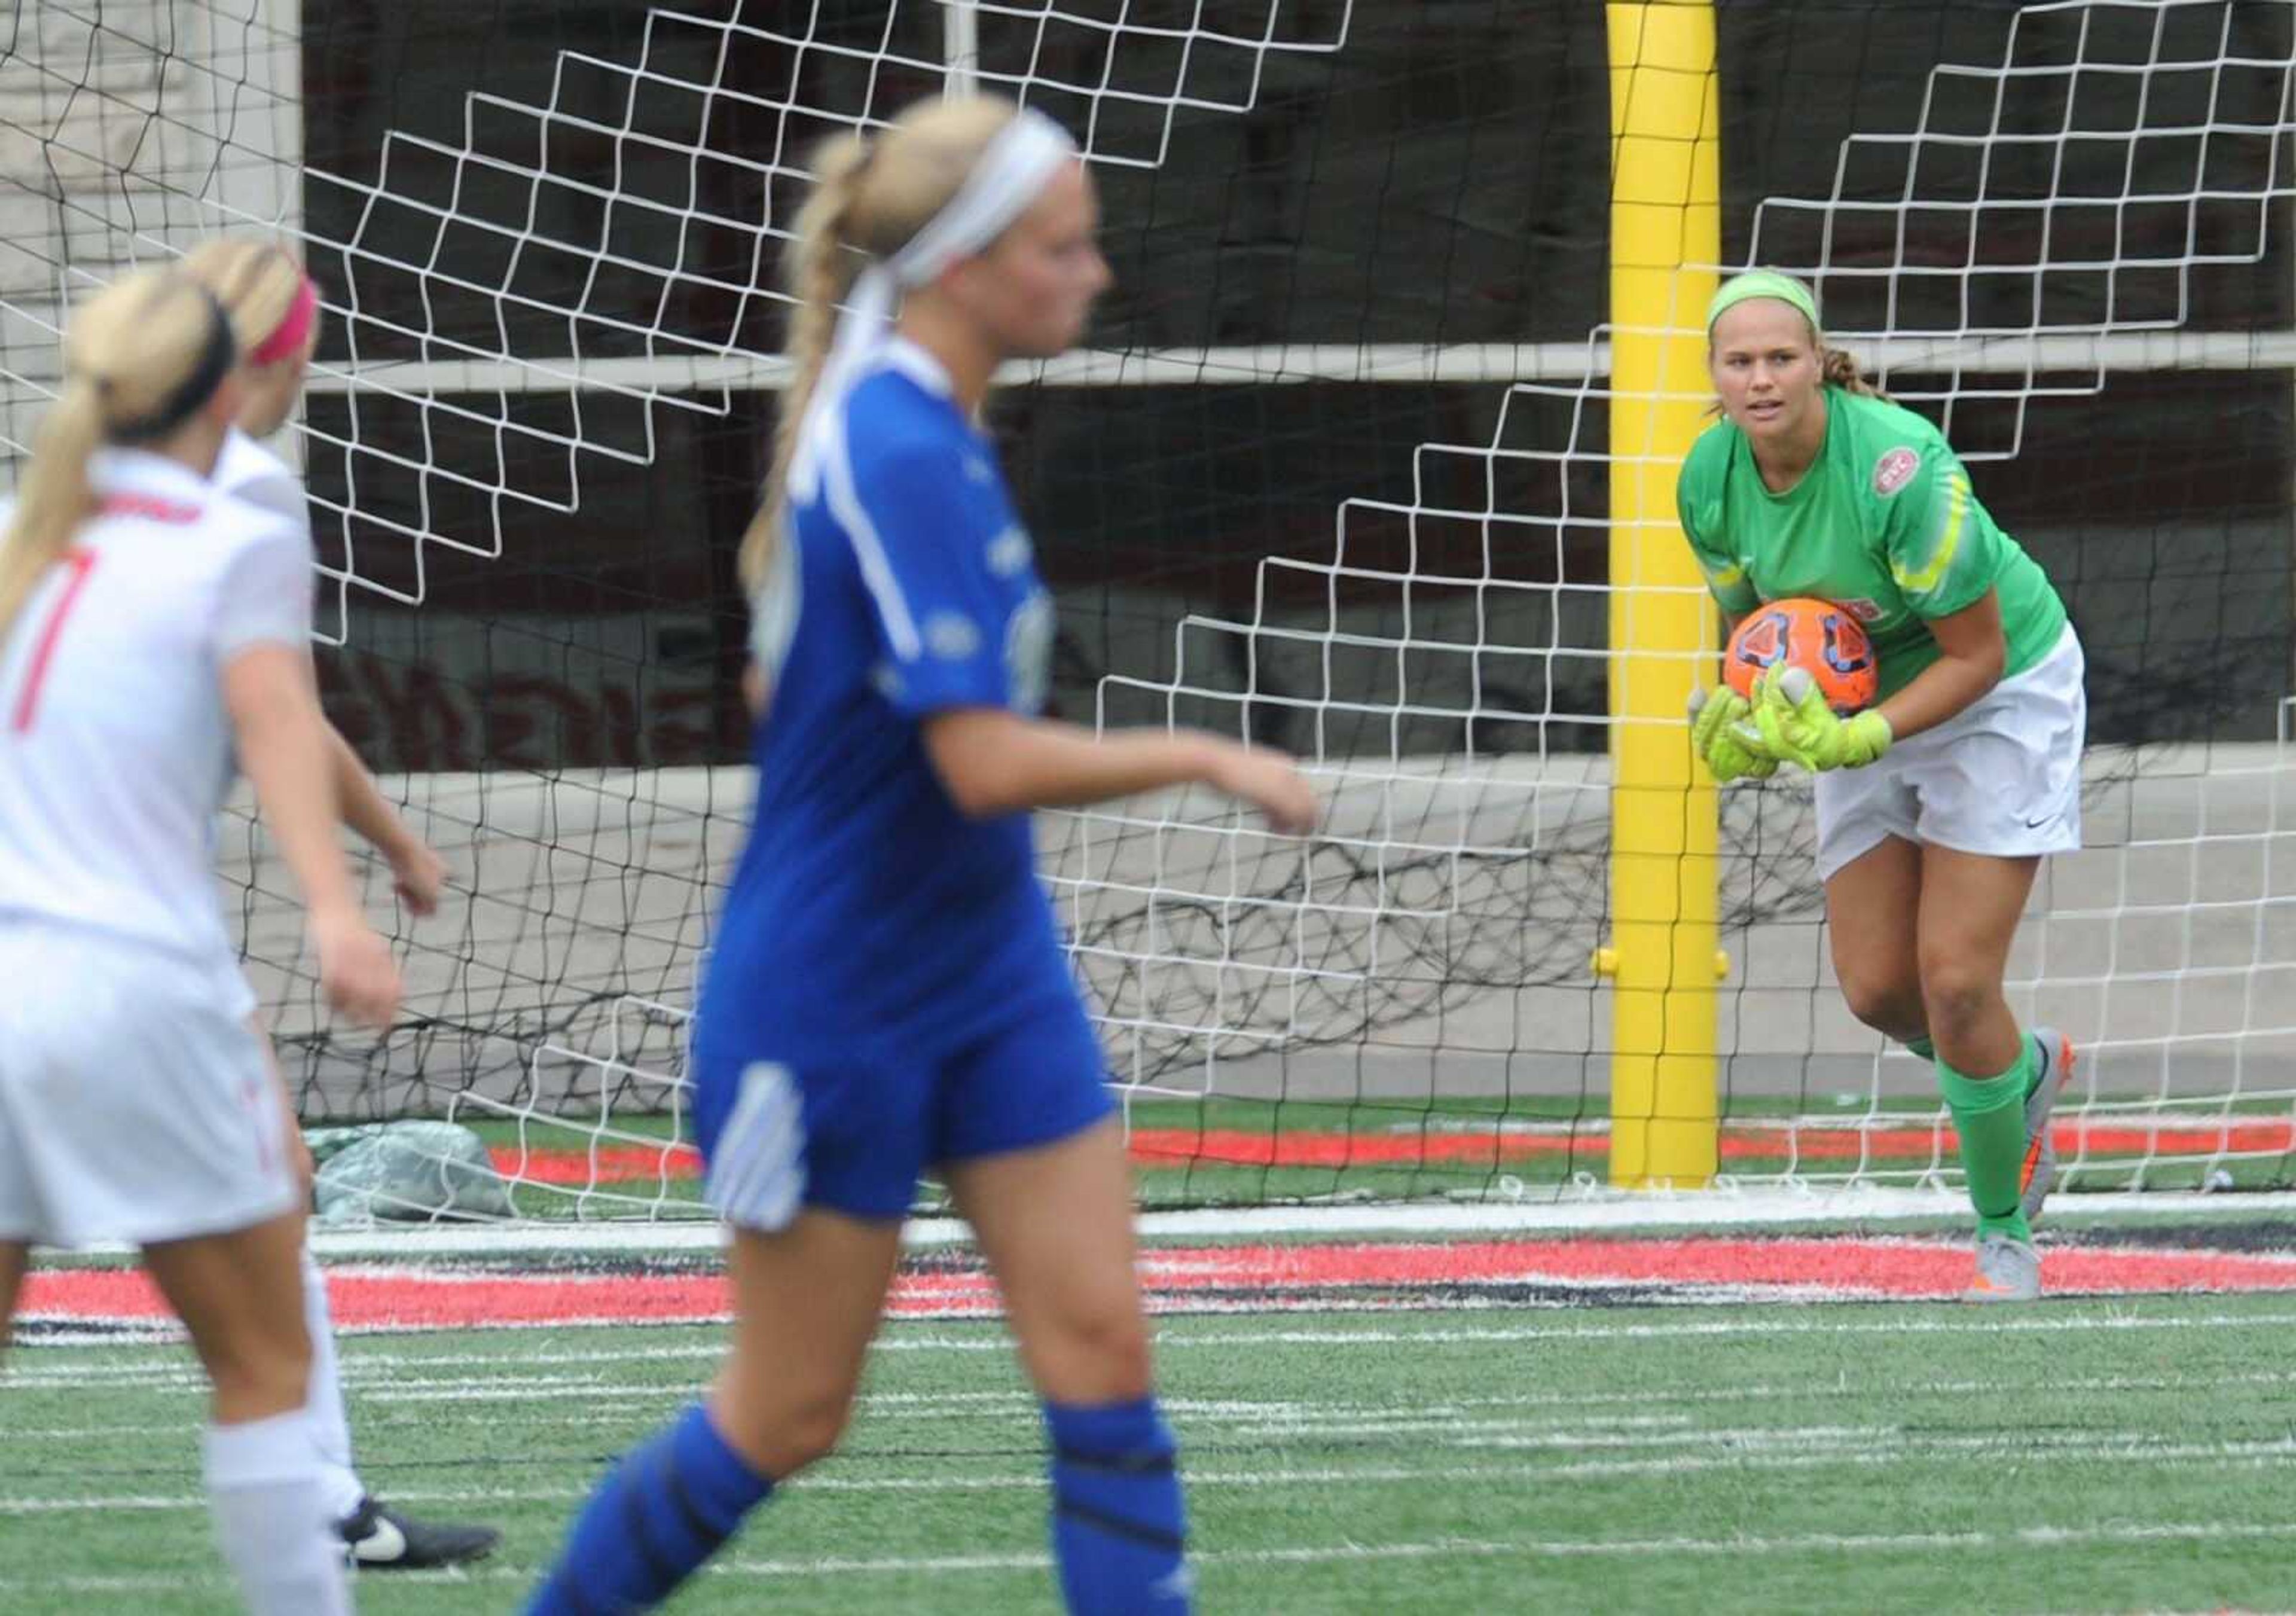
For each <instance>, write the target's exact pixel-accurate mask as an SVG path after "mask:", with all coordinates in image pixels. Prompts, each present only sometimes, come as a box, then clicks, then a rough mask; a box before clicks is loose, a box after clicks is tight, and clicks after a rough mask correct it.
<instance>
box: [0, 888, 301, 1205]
mask: <svg viewBox="0 0 2296 1616" xmlns="http://www.w3.org/2000/svg"><path fill="white" fill-rule="evenodd" d="M253 1006H254V996H253V995H252V994H250V992H249V991H248V988H247V981H246V979H245V978H244V977H242V975H241V974H240V972H239V966H238V962H236V961H235V960H233V959H232V958H230V957H229V956H218V957H217V958H215V959H213V960H201V959H193V958H187V957H185V956H182V955H178V954H173V953H169V952H167V951H164V950H161V949H157V948H152V947H146V946H144V945H143V944H140V943H133V942H127V941H124V940H121V939H116V938H110V937H105V936H103V935H102V933H99V932H93V931H74V930H72V929H70V928H67V927H59V926H48V925H45V924H41V923H26V922H23V921H21V920H12V919H0V1240H5V1241H29V1242H31V1243H35V1244H40V1245H84V1244H87V1243H92V1242H94V1241H102V1240H122V1241H129V1242H133V1243H135V1244H138V1245H148V1244H151V1243H156V1242H161V1241H168V1240H183V1239H187V1238H189V1237H191V1236H193V1235H220V1234H226V1233H229V1232H231V1231H234V1230H237V1229H243V1228H248V1227H250V1226H253V1225H256V1224H258V1223H264V1222H267V1221H269V1220H270V1219H272V1218H276V1217H278V1216H280V1215H281V1214H282V1213H284V1212H288V1211H291V1210H294V1209H295V1207H296V1206H297V1205H298V1204H299V1200H300V1194H301V1192H300V1188H299V1184H298V1182H297V1179H296V1175H295V1171H294V1168H293V1166H292V1164H291V1157H290V1154H289V1141H288V1139H287V1137H286V1134H287V1121H286V1117H285V1113H284V1110H283V1107H282V1106H281V1104H280V1103H279V1100H278V1097H277V1090H276V1089H275V1087H274V1086H273V1081H272V1078H271V1065H270V1052H269V1050H268V1049H267V1048H266V1046H265V1041H264V1038H263V1035H262V1033H260V1032H259V1031H258V1030H257V1029H256V1028H255V1026H254V1025H253V1023H252V1022H251V1021H250V1020H249V1013H250V1010H251V1009H252V1008H253Z"/></svg>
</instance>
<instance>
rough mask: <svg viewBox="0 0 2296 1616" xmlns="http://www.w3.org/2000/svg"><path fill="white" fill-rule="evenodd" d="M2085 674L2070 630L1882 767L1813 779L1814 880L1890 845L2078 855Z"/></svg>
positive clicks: (1901, 746) (1898, 748) (2002, 854)
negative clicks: (1884, 843) (2036, 658)
mask: <svg viewBox="0 0 2296 1616" xmlns="http://www.w3.org/2000/svg"><path fill="white" fill-rule="evenodd" d="M2086 671H2087V660H2086V659H2085V658H2084V657H2083V656H2082V655H2081V646H2080V638H2079V636H2077V635H2075V634H2074V633H2073V630H2072V625H2071V624H2070V623H2068V624H2066V625H2065V631H2064V634H2063V636H2062V638H2060V639H2059V640H2058V641H2057V644H2056V648H2055V649H2054V650H2053V651H2051V652H2049V654H2048V655H2047V656H2046V657H2044V658H2042V659H2041V660H2039V661H2038V662H2036V663H2035V664H2034V665H2033V666H2032V667H2030V668H2029V669H2026V670H2025V671H2024V672H2022V673H2021V674H2019V675H2017V676H2016V677H2014V678H2009V679H2004V680H2002V681H2001V682H2000V683H1999V684H1998V685H1995V686H1994V687H1993V688H1992V689H1991V690H1989V691H1988V692H1986V693H1985V694H1984V695H1983V696H1982V697H1980V699H1979V700H1978V701H1976V702H1975V703H1974V704H1973V705H1972V706H1971V707H1969V708H1968V709H1967V710H1965V711H1963V712H1959V713H1956V714H1955V715H1954V716H1953V717H1952V718H1948V719H1947V720H1946V721H1945V722H1944V723H1942V724H1940V725H1939V726H1937V727H1936V728H1935V729H1930V730H1923V732H1922V733H1921V734H1918V735H1915V736H1912V737H1911V738H1909V739H1907V740H1904V741H1900V742H1898V743H1897V744H1896V745H1895V746H1892V747H1891V748H1890V750H1889V751H1888V752H1887V753H1885V754H1883V756H1882V759H1881V761H1880V762H1878V763H1870V764H1868V765H1866V767H1864V768H1837V769H1833V770H1831V771H1829V772H1827V773H1825V774H1822V775H1818V777H1817V874H1818V878H1819V879H1820V880H1821V881H1830V880H1832V879H1833V876H1834V874H1836V873H1837V872H1839V871H1840V870H1841V868H1842V867H1843V866H1844V865H1848V864H1849V862H1850V861H1851V860H1852V859H1855V858H1857V857H1861V856H1862V855H1864V854H1866V853H1869V852H1871V851H1873V850H1874V849H1875V848H1877V847H1879V846H1880V845H1881V844H1882V841H1883V839H1884V838H1886V837H1890V836H1895V837H1897V838H1898V839H1899V840H1901V841H1914V842H1922V843H1924V844H1927V845H1929V846H1931V847H1940V848H1951V849H1954V850H1955V851H1956V852H1961V853H1983V854H1987V855H1989V856H1990V857H1996V858H2021V857H2034V856H2037V855H2042V854H2048V853H2070V852H2072V851H2073V850H2075V849H2078V848H2079V846H2080V844H2081V818H2080V786H2081V773H2080V760H2081V746H2082V743H2083V741H2084V739H2085V738H2086V736H2087V731H2088V701H2087V697H2086V696H2085V695H2084V694H2083V693H2082V691H2081V676H2082V675H2083V673H2085V672H2086Z"/></svg>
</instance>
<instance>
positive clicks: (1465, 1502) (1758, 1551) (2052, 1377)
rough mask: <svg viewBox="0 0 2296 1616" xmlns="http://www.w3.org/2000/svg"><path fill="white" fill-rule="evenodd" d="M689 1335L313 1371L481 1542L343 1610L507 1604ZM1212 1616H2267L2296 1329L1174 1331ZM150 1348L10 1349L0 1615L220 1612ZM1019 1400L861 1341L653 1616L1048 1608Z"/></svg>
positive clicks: (2185, 1315) (2191, 1313)
mask: <svg viewBox="0 0 2296 1616" xmlns="http://www.w3.org/2000/svg"><path fill="white" fill-rule="evenodd" d="M1161 1340H1162V1365H1163V1374H1164V1380H1165V1385H1166V1391H1167V1396H1168V1398H1169V1400H1170V1403H1171V1406H1172V1409H1173V1414H1174V1418H1175V1421H1176V1423H1177V1425H1178V1427H1179V1429H1180V1432H1181V1436H1182V1440H1183V1443H1184V1447H1185V1462H1186V1464H1187V1466H1188V1474H1189V1479H1190V1482H1191V1486H1192V1492H1191V1504H1192V1508H1193V1514H1194V1528H1195V1542H1196V1545H1197V1546H1198V1549H1199V1551H1200V1567H1199V1569H1200V1574H1201V1587H1202V1596H1201V1609H1202V1610H1204V1611H1206V1612H1283V1613H1287V1616H1290V1613H1305V1612H1403V1611H1409V1612H1421V1611H1425V1612H1450V1611H1458V1612H1501V1611H1527V1610H1577V1611H1653V1612H1669V1611H1680V1612H1764V1613H1765V1616H1767V1613H1770V1612H1795V1611H1813V1612H1815V1611H1827V1612H1852V1611H1907V1612H1924V1613H1934V1612H1958V1611H1977V1610H1984V1611H1997V1612H2021V1611H2031V1612H2126V1611H2201V1610H2213V1609H2218V1608H2223V1607H2227V1606H2231V1607H2238V1608H2242V1609H2248V1610H2274V1609H2287V1608H2291V1607H2292V1606H2296V1357H2292V1355H2291V1353H2290V1352H2289V1350H2288V1343H2289V1342H2290V1341H2292V1340H2296V1302H2292V1300H2291V1299H2289V1298H2287V1297H2285V1296H2282V1297H2270V1296H2266V1297H2257V1298H2225V1297H2201V1298H2183V1299H2175V1300H2170V1299H2158V1300H2143V1301H2137V1302H2124V1303H2100V1302H2085V1301H2067V1302H2062V1303H2048V1304H2045V1305H2041V1306H2038V1307H2035V1308H2026V1309H2021V1310H2016V1311H2003V1312H1997V1313H1983V1314H1980V1313H1973V1312H1972V1311H1970V1310H1967V1309H1962V1308H1949V1307H1930V1306H1856V1305H1830V1306H1799V1307H1790V1308H1775V1307H1766V1308H1743V1307H1736V1308H1704V1307H1697V1308H1692V1307H1669V1308H1573V1309H1568V1310H1564V1309H1525V1308H1508V1309H1498V1308H1492V1309H1475V1310H1464V1311H1458V1310H1455V1311H1447V1312H1357V1313H1341V1314H1333V1313H1322V1314H1296V1315H1284V1316H1275V1315H1267V1314H1260V1315H1234V1316H1218V1317H1179V1318H1170V1319H1167V1320H1166V1321H1164V1322H1163V1325H1162V1333H1161ZM716 1347H717V1332H716V1331H714V1330H693V1329H668V1328H663V1329H644V1330H642V1329H615V1330H562V1331H550V1332H524V1333H514V1332H484V1333H459V1334H452V1335H447V1334H431V1335H406V1336H380V1337H364V1338H357V1339H353V1340H351V1341H347V1342H346V1343H345V1354H344V1356H345V1365H346V1371H345V1373H346V1379H347V1383H348V1386H349V1389H350V1396H351V1401H352V1408H353V1419H354V1426H355V1429H356V1431H357V1436H358V1439H359V1442H360V1446H361V1454H362V1459H363V1462H364V1469H365V1472H366V1474H367V1477H368V1480H369V1481H370V1483H371V1484H372V1485H373V1486H375V1487H377V1488H378V1489H381V1490H382V1491H384V1492H385V1493H386V1495H387V1496H390V1497H396V1498H398V1499H399V1500H401V1501H403V1502H404V1503H406V1505H408V1506H409V1507H410V1508H414V1509H419V1510H424V1511H429V1512H431V1513H436V1514H439V1515H444V1516H451V1517H455V1518H470V1519H478V1520H486V1521H491V1522H496V1523H498V1524H500V1525H501V1526H502V1527H503V1528H504V1530H505V1532H506V1535H507V1543H506V1546H505V1548H504V1553H503V1554H502V1555H501V1557H500V1558H499V1560H497V1561H496V1562H495V1563H492V1564H491V1565H489V1566H488V1567H486V1568H484V1569H482V1570H481V1571H480V1572H479V1573H478V1574H476V1575H474V1576H471V1577H468V1578H458V1577H432V1578H417V1579H406V1578H391V1577H387V1576H372V1575H371V1576H369V1577H367V1578H365V1579H363V1581H362V1583H361V1585H360V1587H359V1590H358V1592H359V1600H360V1608H361V1609H362V1610H364V1611H367V1612H504V1611H509V1610H512V1609H514V1608H516V1604H517V1602H518V1599H519V1595H520V1593H521V1589H522V1588H523V1587H525V1586H526V1585H527V1584H528V1582H529V1580H530V1579H532V1577H533V1576H534V1575H535V1573H536V1571H537V1568H538V1567H539V1565H540V1564H541V1563H542V1562H543V1560H544V1559H545V1556H546V1555H547V1554H549V1553H550V1551H551V1549H552V1547H553V1545H554V1543H555V1542H556V1540H557V1538H558V1534H559V1532H560V1530H561V1529H562V1524H563V1522H564V1521H565V1519H566V1517H567V1515H568V1513H569V1512H570V1509H571V1508H572V1506H573V1505H574V1502H575V1500H576V1498H577V1497H578V1495H579V1494H580V1493H581V1492H582V1491H583V1489H585V1488H586V1485H587V1483H588V1482H589V1481H590V1480H591V1478H592V1477H593V1476H594V1474H595V1473H596V1472H597V1470H598V1467H599V1465H600V1464H602V1463H603V1460H604V1459H605V1457H606V1456H608V1455H610V1454H611V1453H613V1452H614V1451H615V1450H617V1449H619V1448H621V1447H622V1446H623V1445H624V1444H626V1443H627V1442H628V1441H629V1440H631V1439H632V1438H634V1437H635V1436H636V1435H637V1434H638V1433H639V1432H641V1431H644V1430H645V1429H646V1428H648V1427H649V1426H651V1425H652V1423H655V1422H656V1421H658V1420H660V1418H662V1417H663V1416H664V1415H667V1414H668V1413H669V1411H670V1410H671V1409H673V1408H674V1407H676V1405H677V1403H678V1402H679V1401H680V1400H681V1399H683V1398H685V1396H686V1395H687V1394H688V1393H689V1392H690V1391H691V1390H692V1389H693V1387H694V1386H695V1385H696V1383H697V1382H699V1381H700V1380H701V1378H702V1376H703V1375H704V1374H706V1372H707V1366H708V1365H709V1361H710V1358H711V1357H712V1356H713V1355H714V1352H715V1350H716ZM200 1408H201V1393H200V1390H199V1387H198V1384H197V1381H196V1374H195V1371H194V1370H193V1367H192V1366H191V1364H190V1361H189V1359H188V1358H187V1356H186V1355H185V1354H184V1351H183V1350H182V1349H176V1348H168V1347H143V1346H138V1347H104V1348H78V1347H57V1346H43V1347H29V1348H25V1349H20V1350H19V1351H18V1353H17V1354H16V1355H15V1356H14V1358H12V1361H11V1363H10V1365H9V1366H8V1368H7V1370H6V1372H5V1376H4V1380H0V1451H4V1452H5V1454H6V1456H7V1457H6V1460H5V1463H4V1465H0V1610H5V1611H8V1612H17V1613H20V1616H40V1613H45V1612H75V1613H77V1612H90V1611H132V1612H136V1613H137V1616H176V1613H178V1612H183V1613H188V1612H227V1611H230V1610H232V1609H233V1608H234V1605H233V1603H232V1601H231V1598H230V1596H229V1594H228V1591H227V1589H226V1587H225V1583H224V1580H223V1573H222V1571H221V1567H220V1564H219V1563H218V1562H217V1559H216V1557H215V1555H214V1554H213V1551H212V1550H211V1549H210V1547H209V1543H208V1538H207V1524H206V1519H205V1516H204V1513H202V1508H201V1504H200V1501H199V1497H198V1478H197V1460H196V1443H195V1427H196V1425H197V1423H198V1421H199V1418H200ZM1041 1513H1042V1497H1041V1492H1040V1482H1039V1469H1038V1460H1037V1434H1036V1429H1035V1425H1034V1423H1033V1407H1032V1404H1031V1401H1030V1399H1029V1397H1028V1396H1027V1395H1026V1394H1025V1392H1024V1390H1023V1389H1022V1388H1021V1384H1020V1382H1019V1381H1018V1380H1017V1378H1016V1377H1015V1374H1014V1372H1013V1368H1012V1366H1011V1363H1010V1360H1009V1357H1008V1355H1007V1354H1006V1353H1005V1350H1004V1349H1003V1346H1002V1338H1001V1336H1000V1333H999V1332H998V1330H997V1329H996V1326H994V1325H974V1324H962V1325H957V1324H945V1323H909V1324H898V1325H892V1326H890V1328H889V1331H888V1333H887V1335H886V1337H885V1340H884V1342H883V1348H882V1350H881V1351H880V1352H879V1354H878V1355H877V1357H876V1358H875V1361H874V1364H873V1370H872V1379H871V1382H870V1390H869V1397H868V1401H867V1403H866V1406H865V1410H864V1412H863V1414H862V1415H861V1417H860V1419H859V1421H858V1423H857V1426H856V1428H855V1430H854V1431H853V1433H852V1436H851V1438H850V1440H849V1447H848V1449H847V1451H846V1452H845V1453H844V1454H843V1455H842V1456H840V1457H839V1458H837V1459H836V1460H834V1461H832V1463H831V1464H828V1465H827V1466H825V1467H824V1468H823V1469H822V1470H821V1471H820V1472H817V1473H816V1476H815V1477H813V1478H811V1479H809V1480H808V1481H803V1482H801V1483H799V1484H798V1485H795V1486H793V1487H792V1488H791V1489H789V1490H788V1492H787V1493H786V1495H785V1496H783V1497H781V1498H779V1499H777V1500H776V1501H775V1503H774V1504H772V1505H770V1506H769V1507H768V1508H767V1510H766V1511H765V1512H764V1513H761V1514H760V1515H759V1516H758V1517H757V1518H755V1519H754V1520H753V1521H752V1522H751V1524H750V1528H749V1530H747V1532H746V1533H745V1535H744V1536H743V1537H742V1538H740V1539H739V1540H738V1541H737V1543H736V1544H735V1546H734V1549H733V1550H732V1552H731V1553H730V1554H728V1555H727V1556H726V1563H724V1564H723V1565H722V1566H721V1567H719V1568H718V1570H717V1571H716V1572H715V1573H714V1574H712V1575H710V1576H708V1577H706V1578H704V1579H701V1580H700V1581H699V1582H698V1583H697V1584H695V1585H694V1586H693V1587H691V1589H690V1590H689V1591H688V1592H687V1593H686V1594H685V1595H684V1596H683V1597H682V1599H681V1600H680V1601H679V1602H677V1603H676V1604H675V1605H674V1606H673V1608H674V1609H676V1610H684V1611H693V1612H705V1611H721V1612H736V1611H739V1612H759V1611H771V1612H776V1613H777V1616H778V1613H782V1612H791V1613H793V1612H834V1613H836V1616H857V1613H864V1612H947V1613H949V1616H961V1613H964V1612H994V1613H995V1616H1022V1613H1024V1612H1053V1611H1054V1609H1055V1605H1054V1598H1053V1595H1052V1592H1051V1582H1050V1579H1049V1575H1048V1572H1047V1571H1046V1564H1045V1553H1044V1545H1043V1532H1042V1528H1041Z"/></svg>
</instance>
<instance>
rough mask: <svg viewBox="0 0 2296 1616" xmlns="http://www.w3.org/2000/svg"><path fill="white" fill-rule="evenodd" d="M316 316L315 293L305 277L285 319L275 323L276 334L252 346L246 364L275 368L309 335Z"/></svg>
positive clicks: (316, 290)
mask: <svg viewBox="0 0 2296 1616" xmlns="http://www.w3.org/2000/svg"><path fill="white" fill-rule="evenodd" d="M318 315H319V289H318V288H317V287H316V286H315V285H313V284H312V283H311V277H310V276H309V275H305V276H304V277H303V283H302V285H300V286H299V287H297V288H296V289H295V301H294V302H293V303H292V304H291V305H290V306H289V308H288V310H287V317H286V318H285V319H283V320H282V321H280V322H279V327H278V329H277V330H276V331H274V332H272V333H271V334H270V335H269V336H267V337H266V338H264V339H263V340H262V341H260V342H258V343H257V344H256V345H255V351H254V352H253V353H251V354H250V355H248V356H247V359H248V363H249V364H250V365H275V364H277V363H278V362H279V361H280V360H282V359H284V358H286V357H288V356H289V355H290V354H292V353H294V352H295V351H296V350H297V349H300V348H301V347H302V346H303V340H304V339H305V338H306V337H307V336H309V335H310V334H311V322H312V321H314V320H315V319H316V318H318Z"/></svg>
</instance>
